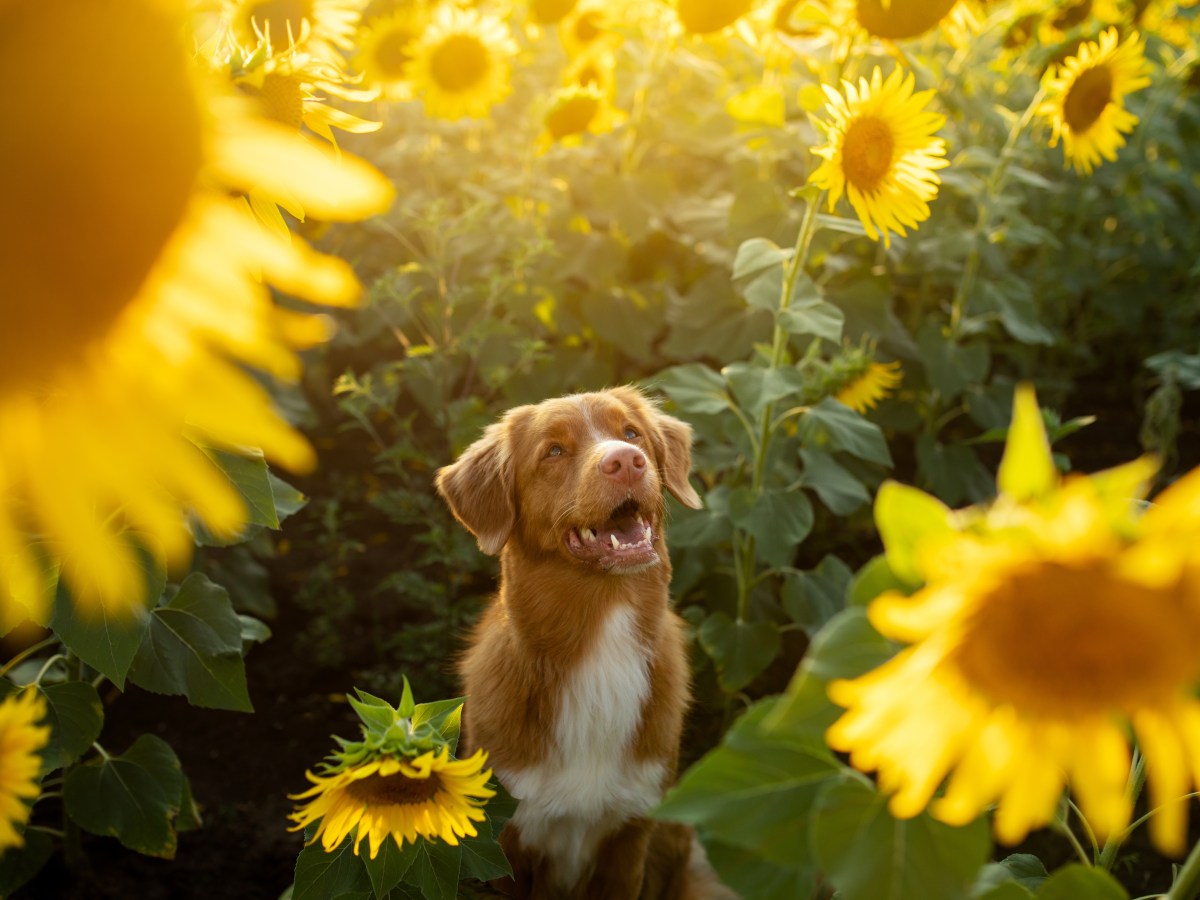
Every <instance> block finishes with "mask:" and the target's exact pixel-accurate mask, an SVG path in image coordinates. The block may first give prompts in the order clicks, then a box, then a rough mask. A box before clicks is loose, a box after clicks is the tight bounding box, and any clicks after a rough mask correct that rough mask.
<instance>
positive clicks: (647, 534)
mask: <svg viewBox="0 0 1200 900" xmlns="http://www.w3.org/2000/svg"><path fill="white" fill-rule="evenodd" d="M642 534H643V536H644V537H645V539H646V540H647V541H648V540H650V526H649V525H646V526H645V527H644V528H643V530H642Z"/></svg>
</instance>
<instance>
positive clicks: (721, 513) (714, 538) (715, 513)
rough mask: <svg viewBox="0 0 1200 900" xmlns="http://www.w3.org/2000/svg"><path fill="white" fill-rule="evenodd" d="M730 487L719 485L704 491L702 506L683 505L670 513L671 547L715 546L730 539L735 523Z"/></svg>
mask: <svg viewBox="0 0 1200 900" xmlns="http://www.w3.org/2000/svg"><path fill="white" fill-rule="evenodd" d="M729 494H730V491H729V488H728V487H726V486H725V485H723V484H721V485H717V486H716V487H715V488H713V489H712V490H711V491H709V492H708V493H707V494H705V495H704V506H703V508H701V509H688V508H686V507H680V508H679V509H678V511H677V512H676V513H675V514H674V515H673V516H672V517H671V522H670V525H669V528H670V531H669V538H670V541H669V543H670V545H671V546H672V547H712V546H714V545H716V544H720V543H722V542H723V541H727V540H729V538H730V537H732V535H733V527H732V526H731V525H730V522H729Z"/></svg>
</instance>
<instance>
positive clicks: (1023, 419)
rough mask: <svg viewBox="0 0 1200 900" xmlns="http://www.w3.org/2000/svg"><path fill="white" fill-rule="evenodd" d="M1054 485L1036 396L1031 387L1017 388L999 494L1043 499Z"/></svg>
mask: <svg viewBox="0 0 1200 900" xmlns="http://www.w3.org/2000/svg"><path fill="white" fill-rule="evenodd" d="M1056 484H1058V469H1057V468H1056V467H1055V465H1054V459H1053V457H1051V455H1050V441H1049V440H1048V439H1047V438H1046V426H1045V422H1044V421H1043V419H1042V411H1041V408H1040V407H1039V406H1038V402H1037V395H1036V394H1034V391H1033V387H1032V386H1031V385H1029V384H1021V385H1018V386H1017V391H1016V393H1015V394H1014V395H1013V418H1012V425H1011V426H1009V429H1008V441H1007V442H1006V443H1005V445H1004V457H1003V459H1001V460H1000V469H999V471H998V472H997V474H996V487H997V488H998V489H999V490H1000V492H1001V493H1002V494H1006V495H1008V496H1009V497H1012V498H1013V499H1014V500H1018V501H1024V500H1035V499H1037V498H1038V497H1044V496H1046V494H1048V493H1050V491H1052V490H1053V489H1054V486H1055V485H1056Z"/></svg>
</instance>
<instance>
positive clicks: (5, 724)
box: [0, 690, 50, 851]
mask: <svg viewBox="0 0 1200 900" xmlns="http://www.w3.org/2000/svg"><path fill="white" fill-rule="evenodd" d="M45 717H46V702H45V701H44V700H43V699H42V698H41V697H40V696H38V694H37V691H34V690H26V691H24V692H22V693H20V694H14V695H13V696H11V697H9V698H7V699H6V700H5V701H4V702H3V703H0V851H2V850H4V849H5V848H7V847H21V846H24V844H25V836H24V834H22V832H21V831H18V830H17V826H18V825H24V824H25V823H26V822H28V821H29V812H30V806H29V804H28V803H26V802H25V801H27V800H32V799H33V798H34V797H36V796H37V795H38V793H39V791H40V787H39V785H38V775H40V774H41V769H42V758H41V756H40V755H39V754H38V751H39V750H41V749H42V748H43V747H45V746H46V744H47V743H48V742H49V740H50V726H49V725H40V724H38V723H39V722H41V721H42V720H43V719H44V718H45Z"/></svg>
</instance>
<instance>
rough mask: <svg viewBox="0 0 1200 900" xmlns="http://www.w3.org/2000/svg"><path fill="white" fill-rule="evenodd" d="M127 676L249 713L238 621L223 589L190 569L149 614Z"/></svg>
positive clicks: (160, 691)
mask: <svg viewBox="0 0 1200 900" xmlns="http://www.w3.org/2000/svg"><path fill="white" fill-rule="evenodd" d="M129 678H130V680H131V681H133V683H134V684H136V685H138V686H139V687H142V688H145V689H146V690H148V691H153V692H154V693H156V694H183V695H184V696H186V697H187V698H188V702H189V703H191V704H192V705H193V706H203V707H207V708H210V709H231V710H239V711H241V712H253V711H254V707H253V705H252V704H251V703H250V695H249V693H248V692H247V689H246V664H245V661H244V660H243V659H242V623H241V620H240V619H239V618H238V616H237V613H235V612H234V611H233V605H232V604H231V603H230V602H229V594H228V592H227V591H226V590H225V588H223V587H221V586H220V585H217V584H213V583H212V582H211V581H209V580H208V578H207V577H205V576H204V575H202V574H200V573H199V572H193V573H192V574H191V575H189V576H188V577H187V578H185V579H184V581H183V583H182V584H181V585H180V586H179V590H178V591H176V592H175V594H174V596H170V597H168V598H167V600H166V602H165V603H163V604H162V605H160V606H159V607H158V608H157V609H155V610H154V611H153V613H151V616H150V627H149V633H148V634H147V636H146V639H145V640H144V642H143V643H142V646H141V647H140V648H139V650H138V653H137V657H136V658H135V659H134V662H133V666H132V668H131V669H130V670H129Z"/></svg>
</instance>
